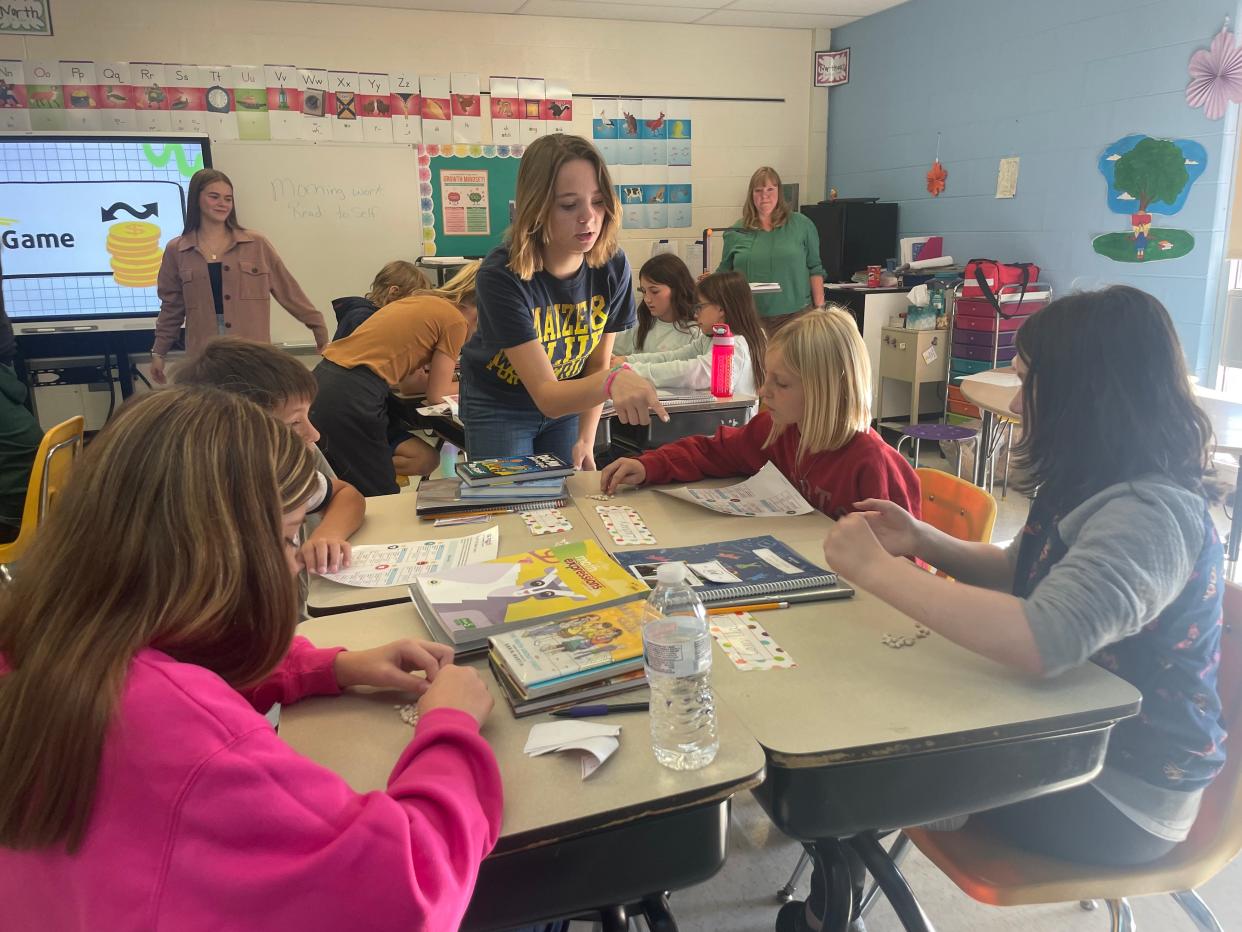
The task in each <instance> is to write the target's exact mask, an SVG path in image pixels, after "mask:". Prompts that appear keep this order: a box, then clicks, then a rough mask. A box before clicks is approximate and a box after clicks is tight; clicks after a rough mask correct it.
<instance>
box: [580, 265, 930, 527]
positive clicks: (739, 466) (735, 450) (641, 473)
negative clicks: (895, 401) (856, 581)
mask: <svg viewBox="0 0 1242 932" xmlns="http://www.w3.org/2000/svg"><path fill="white" fill-rule="evenodd" d="M706 281H708V279H705V280H704V283H706ZM701 287H702V284H700V288H701ZM764 364H765V369H766V371H765V372H764V375H763V377H762V378H763V386H762V388H761V389H760V391H759V397H760V399H762V401H763V409H762V410H761V411H760V412H759V413H758V414H757V415H756V416H755V417H753V418H751V420H750V421H749V423H747V424H746V425H745V426H743V427H721V428H720V429H719V430H718V431H717V432H716V435H715V436H714V437H686V438H684V439H682V440H678V441H676V442H675V443H670V444H665V445H664V446H662V447H660V448H659V449H658V450H652V451H651V452H649V453H644V454H643V455H642V456H640V457H638V458H637V459H630V458H625V459H619V460H616V461H615V462H613V463H611V464H609V466H608V467H607V468H606V469H605V470H604V471H603V473H602V474H601V482H600V487H601V489H602V490H603V491H604V492H606V493H610V492H613V491H615V490H616V488H617V487H618V486H620V485H622V484H628V485H656V484H660V483H664V482H693V481H695V480H696V479H702V478H704V477H706V476H751V475H754V474H755V473H757V472H758V471H759V470H760V469H762V468H763V466H765V465H766V464H767V463H774V464H775V465H776V468H777V469H779V470H780V471H781V473H782V474H783V475H784V476H785V478H787V479H788V480H789V481H790V482H791V483H792V484H793V486H794V487H795V488H796V489H798V491H799V492H801V493H802V497H803V498H805V499H806V500H807V501H808V502H810V503H811V504H812V505H814V506H815V507H816V508H818V509H819V510H820V511H822V512H823V513H824V514H826V515H828V516H829V517H832V518H837V517H840V516H841V515H844V514H849V513H850V512H852V511H854V510H855V509H856V507H857V506H856V504H855V503H856V502H860V501H862V500H863V499H867V498H871V499H883V500H885V501H889V502H892V503H893V504H895V505H896V506H898V507H899V508H901V509H904V510H905V511H908V512H910V513H911V514H913V515H914V516H915V517H918V516H919V514H920V513H921V512H920V507H919V480H918V476H916V475H915V473H914V470H913V469H911V468H910V464H909V463H907V462H906V461H905V459H903V458H902V457H901V455H900V454H898V453H897V451H896V450H894V449H893V448H892V447H890V446H889V445H888V444H886V443H885V442H884V441H883V439H881V437H880V435H879V434H877V433H876V432H875V431H874V430H872V429H871V366H870V364H869V363H868V361H867V349H866V347H865V346H864V345H863V341H862V336H861V334H859V332H858V327H857V326H856V325H855V323H854V318H853V317H851V316H850V315H849V313H848V312H846V311H843V310H840V309H839V308H835V307H834V308H828V309H826V310H822V311H810V312H808V313H806V314H803V315H802V316H801V317H799V318H797V319H796V320H794V321H792V322H790V323H789V324H787V325H786V326H784V327H782V328H781V329H780V330H779V331H777V333H776V334H775V336H773V337H772V338H771V340H770V342H769V343H768V348H767V353H766V357H765V359H764Z"/></svg>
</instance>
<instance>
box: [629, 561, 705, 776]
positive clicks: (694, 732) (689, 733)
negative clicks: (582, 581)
mask: <svg viewBox="0 0 1242 932" xmlns="http://www.w3.org/2000/svg"><path fill="white" fill-rule="evenodd" d="M685 572H686V568H685V565H684V564H681V563H666V564H664V565H662V566H660V567H659V568H658V569H657V570H656V587H655V590H654V591H653V592H652V593H651V597H650V598H649V599H648V600H647V610H646V621H645V622H644V624H643V665H644V666H645V667H646V670H647V683H648V684H649V685H650V687H651V750H652V751H653V752H654V753H655V757H656V760H658V761H659V762H660V763H661V764H663V765H664V766H665V767H670V768H672V769H673V770H698V769H699V768H700V767H706V766H707V765H708V764H710V763H711V762H712V760H714V759H715V757H716V750H717V749H718V748H719V747H720V739H719V738H718V737H717V735H716V706H715V701H714V699H713V697H712V686H711V672H712V636H711V632H709V631H708V628H707V612H706V611H704V609H703V603H702V601H701V600H700V599H699V597H698V594H697V593H696V592H695V591H694V589H692V588H691V587H690V585H689V584H688V583H687V582H686V581H685Z"/></svg>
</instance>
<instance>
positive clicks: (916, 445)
mask: <svg viewBox="0 0 1242 932" xmlns="http://www.w3.org/2000/svg"><path fill="white" fill-rule="evenodd" d="M914 468H915V469H918V468H919V438H918V437H915V438H914Z"/></svg>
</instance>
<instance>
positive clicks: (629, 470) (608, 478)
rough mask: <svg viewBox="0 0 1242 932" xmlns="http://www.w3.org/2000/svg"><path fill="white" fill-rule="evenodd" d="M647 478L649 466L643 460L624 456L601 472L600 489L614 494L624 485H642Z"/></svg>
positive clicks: (607, 493)
mask: <svg viewBox="0 0 1242 932" xmlns="http://www.w3.org/2000/svg"><path fill="white" fill-rule="evenodd" d="M646 480H647V467H646V466H644V465H643V464H642V461H641V460H636V459H633V458H632V457H629V456H623V457H621V458H620V459H616V460H613V461H612V462H611V463H609V464H608V465H607V466H605V467H604V471H603V472H602V473H600V474H599V490H600V491H601V492H603V493H604V494H605V495H612V494H613V493H614V492H616V491H617V489H619V488H620V487H621V486H623V485H636V486H637V485H642V484H643V483H644V482H645V481H646Z"/></svg>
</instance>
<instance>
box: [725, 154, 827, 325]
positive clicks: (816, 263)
mask: <svg viewBox="0 0 1242 932" xmlns="http://www.w3.org/2000/svg"><path fill="white" fill-rule="evenodd" d="M747 191H748V192H749V196H748V197H747V199H746V203H745V204H744V205H743V206H742V219H741V220H738V221H737V222H736V223H734V224H733V226H732V227H730V228H729V229H728V230H726V231H725V235H724V256H723V257H722V258H721V260H720V265H719V266H717V267H716V271H717V272H724V271H727V270H729V269H735V270H736V271H738V272H741V273H742V274H743V275H745V276H746V280H747V281H748V282H776V283H777V284H779V285H780V286H781V290H780V291H779V292H775V293H772V294H757V295H755V306H756V307H757V308H758V310H759V316H760V317H761V318H762V319H763V325H764V327H765V328H767V330H768V332H769V333H771V332H773V331H774V330H776V329H777V328H778V327H780V326H781V324H783V323H785V321H787V320H789V318H790V317H792V316H793V315H794V314H798V313H801V312H802V311H804V310H806V309H807V308H810V307H815V308H821V307H823V306H824V267H823V265H822V264H821V263H820V259H819V232H818V231H817V230H816V229H815V224H813V223H812V222H811V221H810V220H808V219H807V218H806V217H805V216H803V215H802V214H800V213H797V212H796V211H790V209H789V205H788V204H786V203H785V196H784V194H782V193H781V176H780V175H778V174H777V173H776V169H774V168H769V167H767V166H766V165H765V166H764V167H763V168H761V169H759V170H758V171H757V172H755V173H754V174H753V175H751V176H750V186H749V187H748V188H747Z"/></svg>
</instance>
